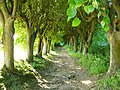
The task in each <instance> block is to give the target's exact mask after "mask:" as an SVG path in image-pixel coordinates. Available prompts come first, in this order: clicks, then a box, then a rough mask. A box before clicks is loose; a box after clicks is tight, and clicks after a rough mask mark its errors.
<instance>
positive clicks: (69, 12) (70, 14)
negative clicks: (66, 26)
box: [67, 6, 77, 18]
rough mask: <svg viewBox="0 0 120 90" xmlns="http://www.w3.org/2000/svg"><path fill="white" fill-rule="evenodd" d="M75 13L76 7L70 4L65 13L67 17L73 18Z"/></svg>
mask: <svg viewBox="0 0 120 90" xmlns="http://www.w3.org/2000/svg"><path fill="white" fill-rule="evenodd" d="M76 14H77V10H76V7H75V6H70V7H69V8H68V9H67V15H68V17H69V18H74V17H75V16H76Z"/></svg>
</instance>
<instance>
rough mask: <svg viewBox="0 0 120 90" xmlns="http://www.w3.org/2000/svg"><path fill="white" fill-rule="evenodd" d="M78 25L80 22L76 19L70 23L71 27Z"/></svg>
mask: <svg viewBox="0 0 120 90" xmlns="http://www.w3.org/2000/svg"><path fill="white" fill-rule="evenodd" d="M80 23H81V20H79V18H77V17H76V18H75V19H74V20H73V22H72V26H73V27H77V26H78V25H79V24H80Z"/></svg>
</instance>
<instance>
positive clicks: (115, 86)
mask: <svg viewBox="0 0 120 90" xmlns="http://www.w3.org/2000/svg"><path fill="white" fill-rule="evenodd" d="M97 84H98V87H97V89H98V90H120V70H119V71H117V72H116V73H115V74H114V75H112V76H109V77H107V78H104V79H101V80H99V81H98V82H97Z"/></svg>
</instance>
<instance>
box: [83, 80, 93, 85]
mask: <svg viewBox="0 0 120 90" xmlns="http://www.w3.org/2000/svg"><path fill="white" fill-rule="evenodd" d="M81 82H82V83H83V84H85V85H90V84H91V83H92V81H91V80H83V81H81Z"/></svg>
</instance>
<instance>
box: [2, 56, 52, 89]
mask: <svg viewBox="0 0 120 90" xmlns="http://www.w3.org/2000/svg"><path fill="white" fill-rule="evenodd" d="M49 63H50V62H49V61H47V60H45V59H39V58H37V57H35V60H34V61H33V62H30V63H28V62H27V61H24V60H20V61H15V70H14V71H13V72H8V71H7V70H6V69H5V68H3V69H2V72H1V77H2V79H1V82H2V83H1V84H0V90H30V89H31V90H37V89H35V88H36V87H40V86H38V79H40V80H42V77H41V76H40V74H39V73H38V72H37V70H36V69H42V68H46V67H48V65H49Z"/></svg>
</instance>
